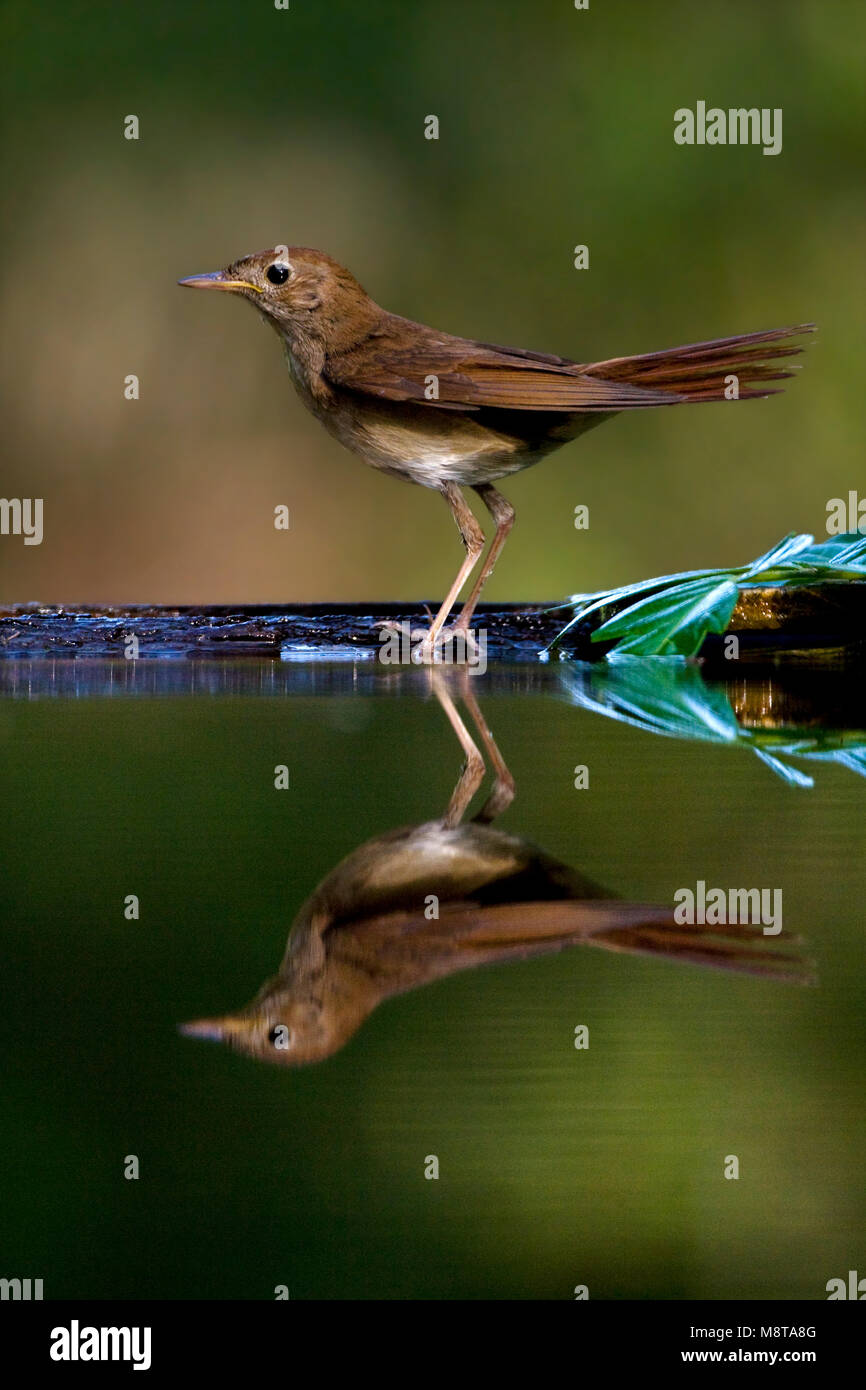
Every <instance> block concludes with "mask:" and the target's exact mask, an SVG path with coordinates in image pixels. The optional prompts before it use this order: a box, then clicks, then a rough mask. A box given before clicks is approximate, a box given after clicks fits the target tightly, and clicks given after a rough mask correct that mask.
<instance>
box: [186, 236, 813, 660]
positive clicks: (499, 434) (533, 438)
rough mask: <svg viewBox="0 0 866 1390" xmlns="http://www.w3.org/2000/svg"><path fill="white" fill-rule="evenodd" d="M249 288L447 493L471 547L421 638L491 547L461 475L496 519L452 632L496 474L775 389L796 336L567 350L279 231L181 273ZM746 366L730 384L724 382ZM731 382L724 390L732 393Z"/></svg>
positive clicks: (467, 610) (292, 339)
mask: <svg viewBox="0 0 866 1390" xmlns="http://www.w3.org/2000/svg"><path fill="white" fill-rule="evenodd" d="M180 283H181V284H183V285H189V286H192V287H193V288H200V289H201V288H210V289H222V290H228V291H230V292H232V293H235V294H240V295H242V296H243V297H244V298H246V299H247V300H249V301H250V302H251V303H252V304H254V305H255V307H256V308H257V309H258V310H259V312H260V313H261V314H262V315H263V316H264V317H265V319H266V320H267V321H268V322H269V323H270V324H271V325H272V326H273V327H274V328H275V329H276V330H277V332H278V333H279V334H280V337H281V339H282V341H283V344H284V347H285V351H286V356H287V358H288V363H289V370H290V372H291V375H292V379H293V381H294V384H295V387H296V389H297V391H298V393H299V395H300V396H301V399H302V400H303V401H304V404H305V405H306V406H307V407H308V408H309V409H310V410H311V411H312V412H313V414H314V415H315V416H316V417H317V418H318V419H319V420H320V421H321V422H322V424H323V425H324V426H325V428H326V429H327V430H328V431H329V433H331V434H332V435H333V436H334V437H335V438H336V439H338V440H339V441H340V442H341V443H342V444H344V445H345V446H346V447H347V448H348V449H351V450H352V451H353V452H354V453H356V454H358V455H360V457H361V458H363V459H364V460H365V462H367V463H369V464H371V465H372V466H373V467H374V468H378V469H380V470H382V471H383V472H386V473H389V474H391V475H392V476H394V477H399V478H404V479H407V480H409V481H411V482H416V483H420V484H421V485H422V486H424V487H429V488H435V489H436V490H438V491H439V492H441V493H442V494H443V496H444V497H445V499H446V501H447V502H448V505H449V507H450V508H451V512H452V515H453V516H454V519H455V521H456V523H457V526H458V528H459V530H460V535H461V538H462V540H463V543H464V546H465V548H466V558H465V560H464V562H463V564H462V565H461V567H460V570H459V571H458V574H457V577H456V579H455V581H454V583H453V584H452V586H451V589H450V590H449V593H448V595H447V596H446V598H445V600H444V602H443V604H442V606H441V608H440V609H439V612H438V613H437V615H436V617H435V619H434V620H433V623H432V625H431V628H430V632H429V634H428V638H427V651H428V654H432V652H433V648H434V646H435V644H436V643H437V642H439V641H441V640H442V632H443V628H444V625H445V623H446V621H447V619H448V616H449V614H450V612H451V609H452V607H453V606H454V603H455V602H456V600H457V597H458V595H459V594H460V592H461V590H462V588H463V586H464V584H465V583H466V581H467V580H468V578H469V576H470V574H471V573H472V571H473V570H474V569H475V567H476V565H477V563H478V560H479V558H480V555H481V551H482V550H483V548H484V535H483V533H482V531H481V529H480V527H479V525H478V523H477V521H476V520H475V517H474V515H473V514H472V511H471V510H470V508H469V506H468V504H467V502H466V500H465V498H464V497H463V494H462V492H461V491H460V489H461V487H464V486H468V487H471V488H473V489H474V490H475V491H476V492H477V494H478V496H479V497H480V498H481V499H482V501H483V502H484V504H485V506H486V507H487V508H488V510H489V511H490V513H491V515H492V516H493V519H494V521H495V522H496V533H495V535H494V538H493V541H492V542H491V546H490V550H489V552H488V555H487V558H486V560H485V562H484V564H483V565H482V566H481V567H480V570H479V573H478V575H477V577H476V580H475V583H474V584H473V587H472V589H471V591H470V593H469V595H468V597H467V599H466V601H465V603H464V605H463V608H462V610H461V613H460V616H459V618H458V620H457V623H456V624H455V627H454V629H453V631H454V632H457V633H463V634H464V635H465V634H467V633H468V632H469V626H470V623H471V620H472V615H473V612H474V610H475V605H476V603H477V602H478V596H479V594H480V592H481V589H482V587H483V585H484V583H485V582H486V580H487V579H488V578H489V576H490V574H491V572H492V570H493V567H494V564H495V563H496V559H497V557H498V555H499V553H500V552H501V550H502V546H503V545H504V543H505V539H506V537H507V535H508V533H509V531H510V530H511V527H512V525H513V522H514V510H513V508H512V507H511V505H510V504H509V503H508V502H507V501H506V499H505V498H504V497H503V496H502V495H501V493H499V492H498V491H497V490H496V489H495V488H494V487H493V483H494V482H495V481H498V480H499V479H500V478H504V477H507V476H508V475H509V474H511V473H515V472H518V471H520V470H521V469H523V468H528V467H530V466H531V465H532V464H534V463H537V462H538V461H539V460H540V459H542V458H544V457H545V456H546V455H547V454H549V453H551V452H552V451H553V450H554V449H557V448H559V447H560V446H561V445H562V444H565V443H567V442H568V441H569V440H572V439H575V438H577V437H578V436H579V435H581V434H583V433H585V432H586V431H587V430H588V429H591V428H592V427H593V426H594V425H597V424H599V423H601V421H602V420H605V419H608V418H609V417H610V416H611V415H615V414H618V413H619V412H620V411H622V410H641V409H647V408H650V407H654V406H662V405H685V404H690V403H697V402H701V401H723V400H728V399H729V398H730V399H739V400H750V399H755V398H756V397H760V396H769V395H774V394H775V393H776V391H777V390H778V388H777V387H773V386H771V385H770V383H773V382H779V381H783V380H784V379H785V378H787V377H790V376H791V375H792V373H791V371H790V370H787V369H785V367H784V366H783V365H782V364H783V363H784V361H785V359H787V358H790V357H793V356H795V355H796V354H797V353H799V352H800V351H801V349H800V348H799V347H796V346H793V345H792V344H791V342H790V339H791V338H792V337H794V336H795V335H797V334H802V333H808V332H811V331H812V329H813V327H814V325H812V324H799V325H795V326H793V327H790V328H775V329H769V330H766V331H764V332H759V333H746V334H742V335H739V336H737V337H733V338H718V339H715V340H713V341H710V342H706V343H693V344H691V345H689V346H686V347H676V348H669V349H666V350H664V351H662V352H651V353H643V354H639V355H637V356H633V357H614V358H610V359H609V360H607V361H604V362H582V363H581V362H573V361H570V360H568V359H567V358H564V357H557V356H554V355H553V354H549V353H542V352H531V351H528V350H526V349H523V348H507V347H499V346H497V345H496V344H493V343H484V342H478V341H475V340H474V339H471V338H459V337H454V336H453V335H451V334H448V333H440V332H437V331H436V330H435V329H433V328H428V327H427V326H426V325H425V324H422V323H413V322H412V321H411V320H410V319H404V318H400V317H399V316H398V315H396V314H391V313H388V312H387V310H385V309H382V308H380V306H379V305H378V304H376V303H375V302H374V301H373V300H372V299H371V298H370V297H369V295H368V294H367V293H366V292H365V291H364V290H363V289H362V288H361V286H360V285H359V284H358V282H357V280H356V279H355V278H354V276H352V275H351V274H350V273H349V271H347V270H345V269H344V268H343V267H342V266H340V265H338V264H337V262H336V261H333V260H331V258H330V257H329V256H326V255H324V254H323V253H322V252H321V251H314V250H312V249H310V248H308V247H277V248H273V249H271V250H269V251H262V252H259V253H257V254H255V255H252V256H246V257H243V258H242V259H241V260H239V261H236V262H234V264H233V265H231V266H229V267H228V268H227V269H226V270H223V271H217V272H212V273H210V274H208V275H197V276H193V277H192V278H191V279H188V280H182V281H181V282H180ZM731 377H736V378H737V386H736V389H735V390H734V391H732V390H730V389H727V388H729V385H730V378H731ZM726 390H727V394H726Z"/></svg>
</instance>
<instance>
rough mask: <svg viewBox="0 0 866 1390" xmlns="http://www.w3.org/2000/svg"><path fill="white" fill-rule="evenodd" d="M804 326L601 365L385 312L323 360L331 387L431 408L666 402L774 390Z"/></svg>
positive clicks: (606, 407)
mask: <svg viewBox="0 0 866 1390" xmlns="http://www.w3.org/2000/svg"><path fill="white" fill-rule="evenodd" d="M812 328H813V325H811V324H799V325H795V326H794V327H790V328H773V329H769V330H767V331H764V332H760V333H746V334H741V335H739V336H737V337H734V338H717V339H714V340H712V341H710V342H705V343H691V344H688V345H687V346H685V347H677V348H669V349H666V350H664V351H662V352H651V353H643V354H640V355H638V356H635V357H616V358H611V359H610V360H608V361H605V362H585V363H582V364H581V363H578V362H569V361H568V360H567V359H566V358H563V357H554V356H553V355H552V354H547V353H541V352H528V351H525V350H523V349H520V348H504V347H497V346H496V345H494V344H492V343H481V342H475V341H474V340H472V339H469V338H454V337H451V336H450V335H448V334H444V333H437V332H435V331H434V330H433V329H432V328H427V327H425V325H424V324H414V323H411V322H409V320H407V319H397V318H396V317H395V316H393V315H391V316H389V317H388V318H387V319H386V320H384V321H383V323H381V324H380V325H379V326H378V327H377V328H376V329H375V330H374V331H373V333H371V334H370V335H369V336H368V337H367V338H365V339H364V341H363V342H361V343H359V344H356V345H355V346H354V347H352V348H350V349H348V350H347V351H344V352H340V353H335V354H332V355H331V356H329V357H328V358H327V359H326V362H325V366H324V376H325V377H326V379H327V380H328V381H330V382H331V383H333V384H334V385H339V386H342V387H344V388H346V389H348V390H352V391H358V392H360V393H361V394H362V395H365V396H370V397H378V398H379V399H381V400H389V401H416V402H418V403H419V404H421V405H427V406H430V407H432V408H437V409H440V410H443V409H444V410H458V411H473V410H479V409H481V408H482V407H497V408H500V409H507V410H546V411H562V412H563V413H575V412H584V411H586V412H590V413H591V412H593V411H598V412H611V411H618V410H635V409H640V408H641V407H644V406H658V405H671V404H673V403H675V402H685V401H704V400H724V399H726V398H727V397H728V395H729V394H730V392H729V387H730V383H731V381H732V379H733V378H734V377H736V379H737V383H738V385H737V398H738V399H748V398H749V397H751V396H765V395H771V394H773V392H772V390H771V389H769V388H768V385H767V383H768V382H775V381H780V380H782V379H784V378H785V377H788V376H790V375H791V372H790V371H789V370H781V369H780V366H779V359H780V358H782V357H791V356H795V355H796V354H797V353H798V352H800V351H801V349H800V348H799V347H792V346H791V345H790V342H789V341H788V340H789V339H790V338H791V337H794V336H797V335H798V334H801V333H808V332H811V331H812Z"/></svg>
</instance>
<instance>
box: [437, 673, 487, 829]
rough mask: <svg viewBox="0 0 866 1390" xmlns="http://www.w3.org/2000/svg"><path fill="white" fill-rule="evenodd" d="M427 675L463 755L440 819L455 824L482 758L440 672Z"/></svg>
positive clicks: (478, 777) (477, 781)
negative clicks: (463, 757) (455, 780)
mask: <svg viewBox="0 0 866 1390" xmlns="http://www.w3.org/2000/svg"><path fill="white" fill-rule="evenodd" d="M431 676H432V685H433V693H434V694H435V696H436V698H437V700H438V701H439V703H440V705H441V706H442V708H443V710H444V711H445V713H446V715H447V716H448V722H449V723H450V725H451V727H452V729H453V730H454V732H455V734H456V735H457V738H458V739H459V741H460V747H461V748H462V749H463V752H464V754H465V756H466V762H465V763H464V764H463V771H462V772H461V774H460V777H459V779H458V781H457V786H456V787H455V788H454V790H453V792H452V793H451V800H450V801H449V803H448V810H447V811H446V812H445V815H444V816H443V818H442V819H443V823H444V824H445V825H448V826H454V825H459V824H460V822H461V821H462V819H463V817H464V816H465V814H466V808H467V806H468V805H469V803H470V801H471V800H472V798H473V796H474V795H475V793H476V792H477V790H478V788H479V787H480V785H481V783H482V781H483V779H484V759H483V758H482V756H481V754H480V753H479V751H478V748H477V746H476V744H475V740H474V739H473V737H472V735H471V734H470V732H469V730H468V729H467V727H466V725H465V724H464V723H463V720H462V719H461V718H460V715H459V714H458V712H457V706H456V705H455V704H454V701H453V700H452V699H451V696H450V695H449V694H448V691H447V690H446V689H445V683H444V681H443V679H442V673H441V671H438V670H436V669H434V670H433V671H432V672H431Z"/></svg>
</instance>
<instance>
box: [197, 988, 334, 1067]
mask: <svg viewBox="0 0 866 1390" xmlns="http://www.w3.org/2000/svg"><path fill="white" fill-rule="evenodd" d="M180 1032H181V1033H183V1035H184V1036H185V1037H188V1038H204V1039H206V1040H208V1041H210V1042H223V1043H226V1044H227V1045H228V1046H229V1047H230V1048H232V1050H233V1051H235V1052H242V1053H244V1054H245V1056H247V1057H255V1058H257V1059H258V1060H259V1061H262V1062H274V1063H276V1065H277V1066H284V1067H292V1066H303V1065H305V1064H306V1063H308V1062H319V1061H321V1060H322V1059H323V1058H325V1057H328V1056H330V1054H331V1053H332V1052H334V1051H336V1049H337V1047H338V1046H339V1044H340V1041H341V1039H338V1038H335V1037H334V1030H333V1029H332V1027H331V1026H330V1024H329V1021H328V1019H327V1017H326V1013H325V1010H324V1009H323V1008H322V1006H321V1005H320V1004H318V1003H315V1002H314V1001H312V1000H298V999H292V998H290V997H288V998H287V997H285V996H284V995H283V996H282V997H281V994H280V991H279V990H275V991H274V992H273V993H271V994H269V995H264V992H263V997H262V996H260V997H259V998H258V999H256V1000H254V1001H253V1003H252V1004H249V1005H247V1007H246V1008H245V1009H241V1010H240V1011H239V1012H238V1013H236V1014H226V1015H224V1016H223V1017H221V1018H199V1019H196V1020H195V1021H194V1022H192V1023H182V1024H181V1025H180Z"/></svg>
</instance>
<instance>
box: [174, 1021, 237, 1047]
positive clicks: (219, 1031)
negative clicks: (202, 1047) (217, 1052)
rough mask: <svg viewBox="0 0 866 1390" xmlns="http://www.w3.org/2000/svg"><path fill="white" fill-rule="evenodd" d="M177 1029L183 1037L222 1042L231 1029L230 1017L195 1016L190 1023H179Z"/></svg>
mask: <svg viewBox="0 0 866 1390" xmlns="http://www.w3.org/2000/svg"><path fill="white" fill-rule="evenodd" d="M177 1031H178V1032H179V1033H183V1035H184V1037H185V1038H206V1039H207V1040H208V1042H223V1041H224V1040H225V1038H226V1037H227V1036H228V1034H229V1033H230V1032H231V1031H232V1020H231V1019H230V1018H196V1019H194V1020H193V1022H192V1023H179V1024H178V1029H177Z"/></svg>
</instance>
